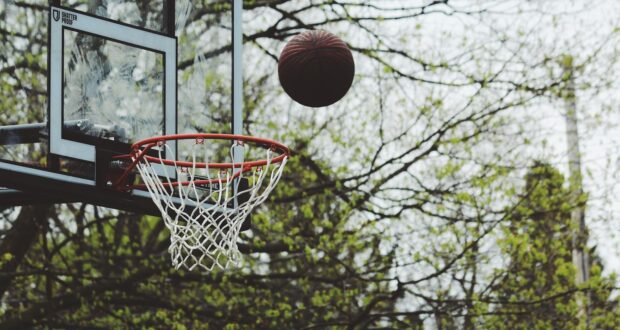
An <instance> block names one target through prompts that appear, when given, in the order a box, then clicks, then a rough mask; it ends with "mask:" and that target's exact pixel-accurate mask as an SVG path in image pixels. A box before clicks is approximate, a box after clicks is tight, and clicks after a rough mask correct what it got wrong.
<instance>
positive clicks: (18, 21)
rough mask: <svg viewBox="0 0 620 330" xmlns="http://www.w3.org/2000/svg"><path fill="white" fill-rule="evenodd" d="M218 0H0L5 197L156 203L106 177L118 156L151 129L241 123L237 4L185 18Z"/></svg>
mask: <svg viewBox="0 0 620 330" xmlns="http://www.w3.org/2000/svg"><path fill="white" fill-rule="evenodd" d="M211 2H214V1H207V2H200V3H195V4H194V3H192V2H191V1H172V0H164V1H161V2H153V3H149V4H148V5H144V4H143V2H139V1H114V2H107V1H50V3H52V5H50V6H39V5H36V6H22V5H20V4H17V3H13V2H5V3H2V4H0V13H2V14H0V15H3V16H4V17H3V20H1V21H2V22H0V27H1V28H2V30H4V31H8V32H7V33H6V34H5V35H4V36H3V38H4V39H5V40H3V41H4V45H3V46H0V47H2V48H3V51H2V53H3V54H7V56H6V57H5V58H0V82H1V83H2V88H0V93H2V95H0V98H1V101H0V102H1V104H2V107H0V111H1V112H0V187H5V189H0V196H2V198H0V204H2V205H4V206H9V205H20V204H28V203H32V202H72V201H79V202H87V203H92V204H96V205H102V206H107V207H112V208H118V209H126V210H132V211H138V212H140V213H147V214H158V213H159V211H158V210H157V209H156V208H155V207H154V206H153V203H152V201H151V200H150V196H149V195H148V192H146V191H140V190H134V191H132V192H131V193H129V194H123V193H118V192H114V191H111V190H110V189H108V187H106V180H107V177H108V176H109V172H110V170H112V171H113V170H114V169H110V159H111V157H113V156H114V155H118V154H126V153H129V151H130V145H131V144H132V143H134V142H136V141H138V140H140V139H144V138H148V137H152V136H159V135H170V134H176V133H183V132H187V131H192V132H196V131H197V130H198V131H199V132H215V133H231V132H232V133H236V134H240V133H241V115H240V113H241V107H242V104H241V102H242V101H241V33H240V28H239V27H237V28H234V27H235V26H237V25H238V26H240V12H237V13H235V14H234V15H233V13H234V12H233V6H232V3H233V2H232V1H230V4H231V5H230V6H223V7H222V6H220V7H219V8H220V9H219V11H218V12H216V13H209V14H204V13H203V14H202V15H205V18H204V20H197V21H196V22H194V23H192V25H187V26H186V25H185V24H186V23H185V22H186V19H187V17H188V15H190V14H191V13H192V12H194V11H199V10H200V6H208V5H209V4H210V3H211ZM235 17H237V19H236V20H235V19H234V18H235ZM235 22H236V23H235ZM205 31H208V32H209V33H208V35H209V39H208V40H196V39H193V36H194V35H199V34H200V35H205V33H204V32H205ZM213 77H215V78H213ZM165 150H166V154H165V158H167V159H175V158H176V157H177V154H178V153H182V152H183V151H182V148H180V147H178V146H177V145H176V141H170V142H169V144H168V145H167V148H166V149H165Z"/></svg>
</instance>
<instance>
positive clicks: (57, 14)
mask: <svg viewBox="0 0 620 330" xmlns="http://www.w3.org/2000/svg"><path fill="white" fill-rule="evenodd" d="M52 17H54V20H55V21H56V22H58V20H59V19H60V12H59V11H58V9H54V10H53V11H52Z"/></svg>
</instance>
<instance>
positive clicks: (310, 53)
mask: <svg viewBox="0 0 620 330" xmlns="http://www.w3.org/2000/svg"><path fill="white" fill-rule="evenodd" d="M354 74H355V63H354V62H353V56H352V55H351V51H350V50H349V48H348V47H347V45H346V44H345V43H344V42H343V41H342V40H341V39H340V38H338V37H336V36H335V35H333V34H331V33H329V32H326V31H306V32H303V33H300V34H298V35H296V36H295V37H293V39H291V41H289V42H288V43H287V44H286V46H285V47H284V49H283V50H282V53H281V54H280V60H279V61H278V76H279V77H280V84H281V85H282V88H284V91H285V92H286V94H288V95H289V96H290V97H291V98H292V99H293V100H295V101H297V102H299V103H301V104H303V105H305V106H308V107H315V108H316V107H324V106H328V105H330V104H333V103H335V102H336V101H338V100H340V99H341V98H342V97H343V96H344V95H345V94H346V93H347V91H348V90H349V87H351V83H352V82H353V75H354Z"/></svg>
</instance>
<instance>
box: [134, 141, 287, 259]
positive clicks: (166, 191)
mask: <svg viewBox="0 0 620 330" xmlns="http://www.w3.org/2000/svg"><path fill="white" fill-rule="evenodd" d="M207 145H208V144H207V143H205V142H204V140H200V139H198V140H196V142H195V143H193V145H192V146H191V152H190V153H189V154H191V160H190V161H189V162H174V165H170V164H168V165H165V164H164V163H163V161H162V159H164V156H163V152H164V150H165V151H166V152H171V150H168V146H167V145H166V144H165V143H163V142H160V143H159V144H158V146H159V148H158V152H159V155H158V156H159V162H158V161H155V160H154V158H149V159H146V158H142V159H141V160H140V161H139V163H138V164H137V165H136V168H137V169H138V172H139V173H140V176H141V177H142V180H143V181H144V184H145V185H146V187H147V189H148V191H149V193H150V194H151V197H152V199H153V201H154V203H155V205H156V206H157V207H158V208H159V210H160V211H161V214H162V217H163V219H164V221H165V223H166V226H167V227H168V229H169V230H170V240H171V241H170V248H169V252H170V254H171V256H172V264H173V266H174V267H175V268H176V269H179V268H181V267H186V268H187V269H189V270H193V269H196V268H197V267H198V268H201V269H203V270H206V271H210V270H212V269H213V268H214V267H215V266H218V267H220V268H222V269H225V268H227V267H228V266H229V265H231V264H233V265H236V264H237V263H238V261H239V260H240V257H241V254H240V252H239V249H238V247H237V239H238V237H239V233H240V231H241V229H242V226H243V223H244V221H245V220H246V218H247V217H248V216H249V214H250V212H251V211H252V210H253V209H254V208H255V207H256V206H257V205H258V204H260V203H262V202H263V201H265V199H266V198H267V197H268V196H269V193H270V192H271V191H272V190H273V188H274V187H275V186H276V184H277V183H278V180H279V179H280V176H281V175H282V170H283V169H284V165H285V164H286V161H287V158H286V157H285V158H284V159H283V160H282V161H281V162H274V161H273V160H274V157H275V156H276V153H275V152H274V151H273V150H271V149H269V148H267V149H264V150H265V156H264V159H265V160H266V164H265V165H263V166H260V167H253V168H248V167H247V166H245V167H244V163H243V162H239V163H232V165H233V166H232V168H230V169H221V168H213V167H209V166H207V167H205V168H200V167H198V166H196V164H197V162H202V163H207V164H208V163H209V158H210V155H211V154H212V153H213V152H212V150H209V148H208V147H207ZM235 148H242V149H243V151H246V149H247V148H248V147H247V146H243V145H241V144H238V143H237V144H235V145H234V146H233V147H231V149H230V159H235V157H233V152H234V150H235ZM261 149H262V148H261ZM237 150H239V149H237ZM201 155H202V158H200V156H201ZM134 157H135V156H134ZM134 160H135V158H134ZM188 163H189V164H192V165H191V166H187V165H188ZM242 168H245V170H243V171H241V170H240V169H242ZM162 171H163V174H162ZM175 177H176V179H175Z"/></svg>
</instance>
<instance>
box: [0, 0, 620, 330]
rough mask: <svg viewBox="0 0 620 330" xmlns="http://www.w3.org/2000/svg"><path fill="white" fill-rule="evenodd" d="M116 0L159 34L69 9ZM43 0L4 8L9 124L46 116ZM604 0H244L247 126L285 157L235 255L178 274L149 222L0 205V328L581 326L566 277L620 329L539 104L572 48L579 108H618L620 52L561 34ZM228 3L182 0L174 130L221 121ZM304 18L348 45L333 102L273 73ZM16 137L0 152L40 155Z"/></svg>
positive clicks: (158, 225)
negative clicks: (212, 267) (585, 250)
mask: <svg viewBox="0 0 620 330" xmlns="http://www.w3.org/2000/svg"><path fill="white" fill-rule="evenodd" d="M119 4H120V5H126V7H122V8H124V9H123V10H126V11H127V12H128V13H129V12H133V11H135V13H137V14H136V16H135V17H141V18H142V19H143V20H142V21H143V22H144V24H145V25H146V26H150V27H153V28H156V27H157V22H158V14H157V11H158V9H157V8H158V6H157V3H156V2H152V3H151V2H149V1H137V2H128V4H124V2H112V1H107V2H105V1H100V2H97V1H95V2H88V3H87V2H80V1H67V2H65V3H64V5H68V6H82V7H80V8H87V9H88V8H91V9H92V8H99V7H97V6H102V7H105V8H107V9H106V10H108V9H109V8H112V7H114V6H120V5H119ZM46 5H47V4H46V3H45V2H44V1H39V2H36V1H33V2H23V1H14V2H10V3H8V2H7V3H4V4H0V15H1V16H3V18H5V19H4V20H3V21H2V23H0V35H1V36H0V38H2V40H3V43H2V46H0V47H2V48H0V49H2V52H1V53H0V56H1V57H0V61H1V62H0V77H1V79H0V92H1V93H2V98H1V100H2V101H0V102H1V103H0V104H1V105H2V113H1V114H0V122H1V123H2V124H15V123H20V122H26V119H28V120H30V119H32V118H39V117H40V118H41V119H40V120H41V121H43V120H44V115H45V112H44V111H43V109H45V83H42V82H43V81H45V79H46V78H45V68H46V64H45V63H46V56H45V44H46V39H47V38H46V33H47V32H46V29H45V24H46V23H45V22H46V20H47V19H46V11H45V9H46ZM556 5H557V4H556ZM596 5H597V6H598V7H597V6H592V7H590V5H589V4H585V3H576V4H574V7H571V8H568V9H567V10H563V9H562V8H560V7H559V6H555V7H554V6H551V5H539V4H522V3H519V2H512V1H492V2H484V3H482V2H481V3H477V2H467V3H466V2H464V3H458V4H453V3H452V2H449V1H435V2H419V3H418V2H409V1H407V2H404V1H403V2H383V1H376V2H341V1H254V2H251V1H246V3H245V7H246V8H247V11H246V14H245V18H246V20H247V24H246V30H245V39H246V46H247V47H246V68H248V70H247V72H246V74H247V75H246V86H247V89H246V95H245V98H246V120H245V122H246V127H245V130H246V132H247V133H248V134H255V135H261V136H270V137H273V138H275V139H279V140H283V141H285V142H286V143H287V144H288V145H289V146H290V147H291V149H292V150H294V152H295V154H294V157H293V158H292V159H291V161H290V162H289V164H288V165H287V166H288V167H287V170H286V172H285V177H284V178H283V179H282V182H281V183H280V184H279V186H278V189H277V190H276V191H275V192H274V193H273V196H272V198H271V199H270V201H269V202H268V203H266V205H264V206H263V207H262V208H261V209H259V210H257V211H256V214H255V216H254V218H253V225H254V227H253V230H252V231H251V232H246V233H244V235H243V236H242V238H241V240H240V245H241V249H242V250H243V252H244V253H246V255H245V258H244V263H243V264H242V265H241V266H240V268H238V269H233V270H230V271H226V272H222V271H217V272H214V273H211V274H199V273H189V272H183V271H174V270H172V269H170V267H169V260H168V255H167V253H166V248H167V244H168V242H167V240H168V234H167V232H166V230H165V228H164V226H163V223H162V222H161V221H160V219H158V218H155V217H148V216H140V215H135V214H129V213H124V212H116V211H112V210H106V209H103V208H99V207H93V206H90V205H83V204H70V205H47V206H40V205H39V206H34V207H22V208H12V209H7V210H4V211H3V218H2V221H1V222H0V224H1V226H2V227H1V229H2V231H1V233H0V235H1V236H0V242H1V243H0V256H1V257H2V266H1V269H2V273H1V274H0V278H1V279H2V282H1V283H2V285H1V286H0V289H1V290H2V293H3V295H2V305H1V307H0V311H1V313H2V319H1V322H0V328H3V329H4V328H7V329H10V328H16V329H21V328H27V327H39V328H43V327H46V326H47V327H50V328H80V327H93V328H123V327H145V328H148V327H152V328H175V327H176V328H213V329H220V328H229V329H236V328H246V329H255V328H295V329H303V328H317V329H322V328H330V327H332V328H381V327H383V328H398V329H403V328H420V327H422V326H426V327H430V328H433V327H436V328H442V329H443V328H447V329H449V328H484V327H486V328H495V327H500V326H505V327H507V328H514V327H519V326H521V327H535V328H549V327H556V328H563V327H564V328H570V327H579V326H582V327H584V326H585V322H586V319H585V318H583V317H579V315H578V308H577V306H576V302H575V293H576V292H583V293H584V294H588V295H589V296H590V305H589V306H588V311H589V313H590V321H589V322H590V324H591V325H592V326H594V325H596V327H600V328H604V327H608V328H616V327H617V326H618V323H619V322H620V318H619V317H618V310H617V302H616V300H615V298H613V295H611V293H612V292H613V290H614V288H615V286H616V280H615V278H614V277H610V276H607V275H602V274H601V263H600V261H599V260H597V259H593V260H594V261H593V263H592V265H591V274H592V279H591V280H590V281H589V282H588V283H585V284H584V285H583V286H576V285H575V283H574V280H573V277H574V271H575V270H574V268H573V267H572V264H571V263H570V257H569V256H570V249H571V246H570V239H568V237H569V236H568V232H569V231H570V230H572V229H573V228H571V225H570V224H569V223H568V222H566V221H567V218H566V212H569V211H570V210H571V209H572V208H574V207H576V206H577V205H573V204H574V203H571V202H570V200H567V198H566V196H567V194H568V193H569V191H568V190H567V189H568V186H567V184H566V183H565V182H564V180H563V178H562V175H561V174H560V173H559V172H558V170H557V169H555V168H554V166H551V165H548V163H552V164H554V165H561V164H562V163H563V162H564V160H563V159H562V158H557V157H556V156H557V155H558V154H560V151H562V150H564V149H562V148H563V147H558V145H559V144H557V143H556V142H557V139H556V137H555V136H554V135H553V133H554V132H553V128H554V127H555V126H557V125H560V124H558V123H557V122H556V120H557V116H554V115H552V114H553V113H559V111H558V108H559V107H560V106H561V103H560V100H561V98H560V96H561V91H562V90H564V89H565V85H566V82H567V77H566V76H564V73H563V71H562V69H561V67H562V66H561V59H562V58H564V56H565V54H566V53H567V52H573V53H575V55H574V61H575V65H576V66H577V67H579V68H580V70H581V71H580V72H581V74H580V75H579V77H580V78H578V81H577V85H578V88H579V91H580V93H583V95H585V96H589V97H588V98H586V99H585V100H586V101H587V105H588V107H587V108H585V107H584V108H585V110H587V111H586V115H585V116H584V117H585V119H588V118H592V117H598V118H603V119H601V121H603V122H606V119H605V118H608V117H607V114H606V113H605V112H604V111H598V110H597V108H600V109H602V110H604V109H605V107H604V105H605V102H613V101H614V97H613V96H612V97H610V98H608V99H609V101H605V100H604V99H606V98H605V97H603V96H605V95H608V93H609V92H608V91H609V90H610V88H612V87H613V86H614V85H613V81H612V80H611V76H613V75H608V74H606V73H609V72H614V71H613V70H614V68H615V66H614V65H615V60H616V57H615V55H616V53H615V51H616V47H617V39H616V36H615V33H617V32H614V30H613V25H606V24H604V23H605V22H607V20H606V19H607V18H608V16H605V15H603V16H601V18H600V19H597V20H596V21H597V22H598V23H600V26H597V27H598V28H597V29H588V28H587V25H582V26H583V28H582V29H574V30H571V29H568V28H567V26H569V25H570V23H571V22H573V20H574V21H576V22H579V21H583V20H586V21H587V17H586V16H587V15H594V14H596V15H600V12H603V13H604V12H605V11H607V12H608V13H609V12H611V9H612V8H613V7H612V5H611V4H609V3H607V2H598V3H596ZM89 6H90V7H89ZM605 6H607V7H605ZM115 8H120V7H115ZM228 8H229V7H228V5H227V3H226V2H225V1H223V2H222V1H206V2H200V3H198V2H196V3H191V4H190V3H187V2H182V1H179V2H178V3H177V9H178V10H179V17H184V18H185V21H183V20H178V21H177V25H178V26H177V35H178V36H179V40H180V43H181V46H180V48H179V49H180V52H179V54H180V59H179V66H180V68H181V73H180V74H179V76H180V81H179V84H180V86H179V95H181V97H180V98H179V99H180V105H179V106H180V107H181V109H182V110H183V109H185V111H184V112H183V115H182V117H181V118H180V120H181V122H182V123H181V124H182V130H185V131H196V130H199V131H200V130H208V129H215V130H217V129H218V127H219V126H220V124H221V123H223V122H226V120H225V118H226V117H225V116H227V114H228V110H229V109H228V108H226V102H225V100H226V98H227V97H228V94H227V88H228V86H229V82H228V80H227V79H229V78H227V76H226V71H225V69H222V66H221V65H217V64H218V63H219V64H221V63H225V61H226V56H227V52H228V51H229V50H230V48H229V45H228V43H227V41H226V39H225V38H220V39H218V37H217V36H218V33H216V32H213V31H214V30H218V31H219V30H223V31H226V26H227V25H228V24H229V19H230V18H229V15H228V14H227V10H228ZM597 8H599V10H598V11H597ZM600 8H603V9H600ZM184 9H185V11H183V10H184ZM597 13H599V14H597ZM128 15H129V14H128ZM132 15H133V14H132ZM132 17H133V16H132ZM309 28H314V29H319V28H320V29H326V30H330V31H332V32H334V33H337V34H339V35H341V36H342V37H343V38H344V39H345V40H346V41H347V42H348V43H349V45H350V47H351V49H352V50H353V51H354V56H355V60H356V68H357V76H356V80H355V82H354V87H353V89H352V90H351V91H350V93H349V95H347V97H346V98H345V99H344V100H343V101H342V102H340V103H338V104H337V105H336V106H333V107H330V108H327V109H319V110H309V109H304V108H301V107H299V106H298V105H296V104H293V103H292V102H291V101H290V100H289V99H288V98H286V96H285V95H284V94H283V92H282V91H281V89H280V88H279V87H278V83H277V78H276V77H275V74H274V72H276V71H275V69H276V65H277V63H276V58H277V55H278V51H279V50H280V49H281V48H282V47H283V45H284V41H285V40H286V39H287V38H288V37H290V36H292V35H294V34H296V33H298V32H300V31H302V30H304V29H309ZM588 31H590V32H591V33H589V32H588ZM220 32H221V31H220ZM560 32H562V33H560ZM207 41H208V42H207ZM218 61H219V62H218ZM601 99H603V101H600V100H601ZM204 109H209V110H210V111H209V112H206V111H204ZM543 119H544V120H543ZM584 122H585V123H588V120H585V121H584ZM560 123H561V122H560ZM595 127H596V128H598V127H603V128H606V131H609V130H610V129H613V127H610V126H595ZM11 148H13V147H11ZM11 148H7V147H2V149H0V150H2V153H3V154H4V155H3V158H5V159H12V158H11V157H23V156H22V155H24V154H28V155H33V159H34V160H36V161H39V159H42V158H41V157H40V155H41V154H40V152H41V151H39V150H38V149H34V150H30V151H29V152H28V153H23V150H19V149H11ZM40 148H41V150H44V146H41V147H40ZM562 152H563V151H562ZM533 159H543V160H544V161H545V163H534V162H533ZM609 169H610V172H612V173H613V162H612V163H610V165H609ZM610 181H612V180H610ZM601 185H603V183H602V182H601ZM594 188H597V189H598V187H594ZM603 188H606V187H601V188H600V189H601V190H603V191H608V190H607V189H603ZM610 189H613V187H612V188H610ZM588 192H589V193H590V195H597V196H598V195H600V194H599V191H598V190H596V191H592V192H590V191H588ZM586 199H587V198H586V197H585V196H584V199H583V200H580V201H579V203H585V202H586ZM587 202H588V203H590V201H589V200H588V201H587ZM594 203H595V202H594ZM591 246H592V245H591V244H590V245H589V247H591ZM595 254H596V253H595ZM526 315H527V317H528V318H527V319H525V316H526Z"/></svg>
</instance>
